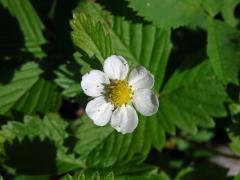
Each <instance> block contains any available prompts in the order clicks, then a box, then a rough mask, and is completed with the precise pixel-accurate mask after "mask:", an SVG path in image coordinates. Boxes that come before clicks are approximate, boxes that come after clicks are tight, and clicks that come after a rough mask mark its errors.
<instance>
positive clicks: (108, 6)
mask: <svg viewBox="0 0 240 180" xmlns="http://www.w3.org/2000/svg"><path fill="white" fill-rule="evenodd" d="M0 6H1V7H0V20H1V22H2V25H1V31H0V44H1V45H0V180H1V179H5V178H6V179H9V178H10V179H15V180H32V179H34V180H35V179H36V180H38V179H41V180H48V179H61V180H91V179H92V180H115V179H116V180H170V179H174V180H185V179H186V180H188V179H189V180H190V179H194V180H195V179H196V180H197V179H205V180H208V179H214V178H215V179H230V178H229V177H227V169H226V166H224V165H226V164H227V163H226V162H230V160H229V159H228V158H230V159H234V162H235V163H236V164H239V161H240V160H239V156H238V154H239V153H240V133H239V132H240V131H239V130H240V128H239V127H240V123H239V121H240V98H239V97H240V87H239V84H240V31H239V25H240V21H239V16H240V15H239V12H238V10H239V7H240V0H151V1H150V0H142V1H138V0H120V1H116V2H115V1H114V2H113V1H106V0H102V1H100V0H99V1H97V2H95V1H91V0H84V1H83V0H81V1H80V0H76V1H57V0H54V1H30V0H0ZM112 54H117V55H121V56H123V57H124V58H125V59H127V61H128V63H129V65H130V67H131V68H133V67H135V66H137V65H142V66H144V67H146V68H147V69H148V70H149V71H150V72H151V73H152V74H153V75H154V77H155V84H154V87H153V89H154V92H155V93H156V94H157V96H158V98H159V104H160V105H159V110H158V112H157V113H156V114H155V115H153V116H150V117H143V116H141V115H140V114H138V115H139V124H138V127H137V128H136V130H135V131H134V132H133V133H131V134H126V135H123V134H120V133H118V132H117V131H115V130H114V129H113V128H112V127H111V126H110V125H107V126H104V127H98V126H96V125H94V124H93V122H92V121H91V120H90V119H89V118H88V117H87V115H86V114H85V112H84V108H85V106H86V103H87V102H88V101H89V100H90V99H88V97H87V96H86V95H84V93H83V91H82V89H81V86H80V81H81V77H82V76H83V75H84V74H85V73H87V72H89V71H90V70H92V69H99V70H102V63H103V62H104V60H105V59H106V58H107V57H108V56H110V55H112ZM219 147H220V148H219ZM222 147H223V149H224V148H229V149H231V150H232V151H233V152H234V153H235V154H234V153H232V152H231V150H229V149H228V150H227V152H225V151H223V150H222ZM216 157H221V158H223V159H224V158H226V159H225V160H224V163H222V165H220V166H219V165H218V166H217V165H216V164H214V163H213V162H214V161H213V159H214V158H216ZM236 164H235V166H233V167H237V165H236ZM223 167H225V169H224V168H223ZM239 173H240V172H239ZM235 176H236V177H235V178H234V179H239V175H238V176H237V173H235ZM2 177H3V178H2Z"/></svg>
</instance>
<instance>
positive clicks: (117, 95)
mask: <svg viewBox="0 0 240 180" xmlns="http://www.w3.org/2000/svg"><path fill="white" fill-rule="evenodd" d="M132 95H133V92H132V86H130V85H129V84H128V82H127V81H122V80H115V81H112V82H111V84H110V85H109V86H108V99H109V101H110V102H111V103H112V104H113V105H114V106H116V107H119V106H121V105H123V104H128V103H129V102H130V101H131V99H132Z"/></svg>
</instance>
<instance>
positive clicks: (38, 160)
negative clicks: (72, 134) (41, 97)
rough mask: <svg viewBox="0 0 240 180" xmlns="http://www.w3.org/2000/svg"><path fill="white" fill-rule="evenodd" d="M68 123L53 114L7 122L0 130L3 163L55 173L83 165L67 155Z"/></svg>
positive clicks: (33, 171)
mask: <svg viewBox="0 0 240 180" xmlns="http://www.w3.org/2000/svg"><path fill="white" fill-rule="evenodd" d="M67 125H68V124H67V123H66V122H65V121H63V120H62V119H60V118H59V117H58V116H56V115H54V114H48V115H46V116H45V117H44V119H43V120H41V119H40V118H38V117H34V116H26V117H25V119H24V122H23V123H21V122H17V121H9V122H8V123H7V124H6V125H4V126H2V128H1V130H0V152H1V153H3V154H4V157H5V162H6V165H7V166H9V167H11V168H13V169H15V171H16V172H18V173H21V174H29V175H39V174H52V173H57V174H58V173H64V172H68V171H70V170H73V169H76V168H82V167H84V164H83V163H82V162H81V161H79V160H76V158H75V157H74V156H73V155H71V154H67V148H66V147H64V145H63V144H64V141H65V139H66V138H67V137H68V136H69V135H68V133H67V132H66V127H67ZM23 159H24V160H23ZM21 161H24V162H25V163H24V164H23V163H22V162H21Z"/></svg>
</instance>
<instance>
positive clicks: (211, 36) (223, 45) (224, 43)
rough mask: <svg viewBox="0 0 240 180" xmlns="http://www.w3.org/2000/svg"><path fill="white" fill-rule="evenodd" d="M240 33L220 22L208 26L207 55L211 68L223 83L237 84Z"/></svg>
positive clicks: (211, 22)
mask: <svg viewBox="0 0 240 180" xmlns="http://www.w3.org/2000/svg"><path fill="white" fill-rule="evenodd" d="M239 38H240V32H239V31H238V30H236V29H234V28H232V27H230V26H229V25H227V24H225V23H223V22H220V21H210V23H209V26H208V46H207V48H208V55H209V57H210V62H211V64H212V67H213V69H214V71H215V73H216V75H217V76H218V78H219V79H221V80H222V81H223V82H224V83H235V84H239V70H240V61H239V58H240V51H239V49H240V41H239Z"/></svg>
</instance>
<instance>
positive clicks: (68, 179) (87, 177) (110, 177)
mask: <svg viewBox="0 0 240 180" xmlns="http://www.w3.org/2000/svg"><path fill="white" fill-rule="evenodd" d="M114 179H115V178H114V174H113V173H112V172H110V173H108V174H105V175H100V174H99V173H98V172H97V171H95V172H88V173H85V172H84V171H82V172H80V173H77V174H75V175H73V176H71V175H66V176H64V177H62V178H61V180H114Z"/></svg>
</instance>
